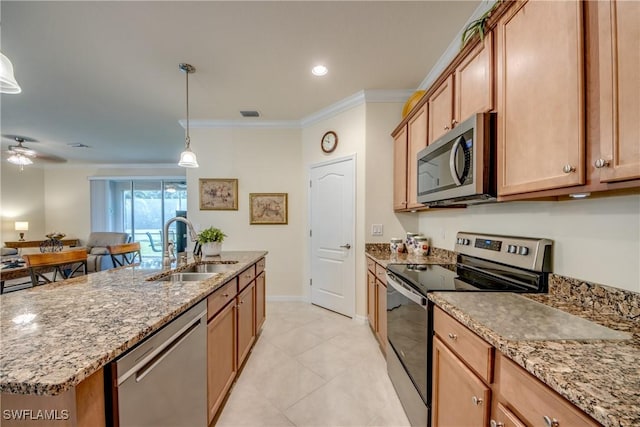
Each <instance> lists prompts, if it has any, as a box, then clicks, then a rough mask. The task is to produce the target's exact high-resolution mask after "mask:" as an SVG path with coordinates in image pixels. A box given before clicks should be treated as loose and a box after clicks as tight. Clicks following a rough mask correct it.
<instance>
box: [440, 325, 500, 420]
mask: <svg viewBox="0 0 640 427" xmlns="http://www.w3.org/2000/svg"><path fill="white" fill-rule="evenodd" d="M432 391H433V415H432V420H431V422H432V425H433V426H434V427H445V426H451V427H458V426H486V425H488V424H489V410H490V407H491V405H490V403H491V402H490V400H489V399H490V398H491V390H490V389H489V387H487V386H486V385H485V384H484V383H483V382H482V381H480V379H479V378H478V377H476V376H475V374H474V373H473V372H472V371H471V370H469V368H467V367H466V366H465V364H464V363H462V361H461V360H460V359H458V358H457V357H456V355H455V354H453V353H452V352H451V350H449V349H448V348H447V347H446V346H445V345H444V344H443V343H442V341H440V339H438V338H437V337H434V339H433V390H432Z"/></svg>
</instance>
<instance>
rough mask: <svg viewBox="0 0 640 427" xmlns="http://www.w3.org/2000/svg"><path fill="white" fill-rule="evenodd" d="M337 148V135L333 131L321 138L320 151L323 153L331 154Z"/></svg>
mask: <svg viewBox="0 0 640 427" xmlns="http://www.w3.org/2000/svg"><path fill="white" fill-rule="evenodd" d="M337 146H338V135H337V134H336V133H335V132H334V131H332V130H330V131H329V132H327V133H325V134H324V135H323V136H322V139H321V140H320V148H322V151H324V152H325V153H331V152H332V151H333V150H335V149H336V147H337Z"/></svg>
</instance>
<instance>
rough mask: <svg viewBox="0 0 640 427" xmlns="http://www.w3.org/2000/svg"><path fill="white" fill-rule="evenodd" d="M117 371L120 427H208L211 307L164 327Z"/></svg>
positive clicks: (199, 308)
mask: <svg viewBox="0 0 640 427" xmlns="http://www.w3.org/2000/svg"><path fill="white" fill-rule="evenodd" d="M113 365H115V366H113ZM113 365H112V369H113V368H114V367H115V373H112V375H113V377H115V378H117V386H116V387H115V388H114V390H113V391H114V396H113V400H114V402H113V403H114V404H115V405H114V406H116V407H117V410H115V409H116V408H114V425H119V426H121V427H134V426H135V427H146V426H149V427H151V426H153V427H156V426H171V427H177V426H185V427H199V426H202V427H206V425H207V304H206V301H202V302H200V303H199V304H197V305H196V306H194V307H193V308H191V309H189V310H188V311H187V312H185V313H184V314H182V315H180V316H179V317H178V318H177V319H175V320H174V321H172V322H171V323H169V324H168V325H166V326H164V327H163V328H162V329H160V330H159V331H158V332H156V333H155V334H154V335H152V336H151V337H149V338H148V339H146V340H145V341H143V342H142V343H141V344H139V345H138V346H137V347H135V348H134V349H133V350H132V351H130V352H129V353H127V354H126V355H124V356H122V357H121V358H120V359H118V360H116V361H115V362H113ZM114 382H115V381H114Z"/></svg>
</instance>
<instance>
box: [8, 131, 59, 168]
mask: <svg viewBox="0 0 640 427" xmlns="http://www.w3.org/2000/svg"><path fill="white" fill-rule="evenodd" d="M3 137H5V138H7V139H11V140H14V141H15V142H17V143H18V145H9V147H8V150H7V151H5V154H6V155H7V156H8V157H7V161H8V162H9V163H13V164H14V165H18V166H20V170H23V169H24V167H25V166H27V165H31V164H33V162H34V161H38V162H40V161H43V162H53V163H64V162H66V161H67V160H66V159H63V158H62V157H58V156H54V155H50V154H43V153H41V152H38V151H36V150H34V149H31V148H29V147H25V146H24V145H23V144H24V143H25V142H27V143H33V142H38V141H37V140H35V139H33V138H29V137H26V136H20V135H3Z"/></svg>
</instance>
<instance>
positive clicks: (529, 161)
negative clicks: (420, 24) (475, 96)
mask: <svg viewBox="0 0 640 427" xmlns="http://www.w3.org/2000/svg"><path fill="white" fill-rule="evenodd" d="M496 36H497V40H496V42H497V43H496V46H497V62H496V66H497V70H496V80H497V82H496V83H497V85H496V86H497V111H498V141H497V152H498V163H497V167H498V195H499V196H502V195H509V194H516V193H525V192H531V191H538V190H546V189H552V188H559V187H567V186H572V185H579V184H583V183H584V180H585V165H584V163H585V136H584V129H585V124H584V95H583V94H584V80H583V56H584V55H583V25H582V2H578V1H563V2H538V1H528V2H519V3H517V4H516V6H514V7H512V8H511V9H509V10H508V11H507V13H506V14H505V15H504V16H503V17H502V18H501V19H500V21H499V22H498V24H497V28H496Z"/></svg>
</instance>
